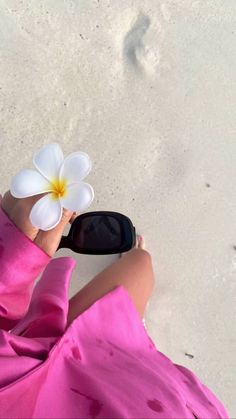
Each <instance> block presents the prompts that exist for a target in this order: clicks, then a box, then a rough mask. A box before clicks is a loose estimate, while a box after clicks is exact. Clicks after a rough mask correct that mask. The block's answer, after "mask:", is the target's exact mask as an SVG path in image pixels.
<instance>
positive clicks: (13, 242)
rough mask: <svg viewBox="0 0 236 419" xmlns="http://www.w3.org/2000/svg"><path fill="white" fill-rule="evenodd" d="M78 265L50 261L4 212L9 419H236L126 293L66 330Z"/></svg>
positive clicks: (0, 293) (0, 218) (3, 349)
mask: <svg viewBox="0 0 236 419" xmlns="http://www.w3.org/2000/svg"><path fill="white" fill-rule="evenodd" d="M75 265H76V261H75V260H74V259H73V258H72V257H69V256H68V257H59V258H54V259H52V258H51V257H50V256H48V255H47V254H46V253H45V252H44V251H43V250H42V249H40V248H39V247H38V246H37V245H35V244H34V243H33V242H32V241H31V240H30V239H28V238H27V237H26V236H25V235H24V234H23V233H22V232H21V231H20V230H19V229H18V228H17V227H16V226H15V225H14V223H13V222H12V221H11V220H10V219H9V218H8V216H7V215H6V214H5V212H4V211H3V210H2V209H1V208H0V371H1V373H0V418H19V417H22V418H76V419H78V418H142V419H143V418H175V419H176V418H194V417H197V418H204V419H207V418H229V416H228V413H227V412H226V409H225V407H224V406H223V404H222V403H221V402H220V401H219V400H218V398H217V397H216V395H214V394H213V392H212V391H211V390H210V389H209V388H207V387H206V386H205V385H204V384H203V383H202V382H201V381H200V380H199V378H198V377H197V376H196V375H195V374H194V373H193V372H191V371H190V370H189V369H187V368H185V367H183V366H181V365H177V364H174V363H173V362H172V361H171V360H170V359H169V358H167V357H166V356H165V355H164V354H163V353H161V352H160V351H158V349H157V348H156V346H155V344H154V342H153V341H152V339H151V338H150V337H149V336H148V333H147V330H146V329H145V327H144V325H143V323H142V321H141V320H140V317H139V314H138V312H137V310H136V308H135V306H134V304H133V302H132V300H131V298H130V296H129V294H128V292H127V291H126V290H125V288H124V287H123V286H118V287H117V288H115V289H114V290H113V291H111V292H109V293H108V294H106V295H105V296H104V297H103V298H101V299H99V300H98V301H97V302H96V303H94V304H93V305H92V306H91V307H90V308H88V309H87V310H86V311H85V312H83V313H82V314H81V315H80V316H78V317H77V318H76V319H75V320H74V321H73V322H72V324H71V325H70V326H69V327H68V328H67V329H66V324H67V313H68V290H69V284H70V279H71V274H72V271H73V269H74V268H75ZM40 274H42V276H41V278H40V281H39V282H38V283H37V284H36V285H35V282H36V279H37V277H38V276H39V275H40Z"/></svg>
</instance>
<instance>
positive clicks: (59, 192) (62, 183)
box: [51, 179, 67, 199]
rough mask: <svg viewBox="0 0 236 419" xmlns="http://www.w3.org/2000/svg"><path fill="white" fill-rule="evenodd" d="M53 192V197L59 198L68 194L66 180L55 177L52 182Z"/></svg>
mask: <svg viewBox="0 0 236 419" xmlns="http://www.w3.org/2000/svg"><path fill="white" fill-rule="evenodd" d="M51 183H52V186H53V192H52V193H51V195H52V198H53V199H59V198H62V197H64V196H65V195H66V192H67V191H66V185H67V182H66V180H59V179H54V180H53V181H52V182H51Z"/></svg>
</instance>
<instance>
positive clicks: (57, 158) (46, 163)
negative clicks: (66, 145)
mask: <svg viewBox="0 0 236 419" xmlns="http://www.w3.org/2000/svg"><path fill="white" fill-rule="evenodd" d="M63 161H64V155H63V152H62V150H61V147H60V146H59V144H57V143H51V144H46V145H45V146H44V147H42V148H41V149H40V150H39V151H38V152H36V153H35V154H34V157H33V163H34V166H35V167H36V169H38V171H39V172H40V173H41V174H42V175H43V176H45V177H46V178H47V179H48V180H49V181H51V180H53V179H55V178H58V176H59V170H60V167H61V165H62V163H63Z"/></svg>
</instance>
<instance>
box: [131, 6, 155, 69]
mask: <svg viewBox="0 0 236 419" xmlns="http://www.w3.org/2000/svg"><path fill="white" fill-rule="evenodd" d="M150 24H151V20H150V18H149V17H148V16H147V15H145V14H143V13H140V15H139V16H138V18H137V20H136V22H135V23H134V24H133V26H132V27H131V29H130V30H129V31H128V32H127V34H126V36H125V38H124V44H123V54H124V56H125V58H126V61H127V62H128V64H129V65H130V66H132V68H133V69H134V70H136V71H137V72H140V71H141V72H143V71H144V72H145V73H153V72H155V69H156V66H157V65H158V64H159V61H160V56H159V52H158V50H156V49H155V51H154V50H153V49H152V48H149V47H148V46H147V45H146V44H145V43H144V42H143V38H144V35H145V34H146V32H147V30H148V28H149V26H150Z"/></svg>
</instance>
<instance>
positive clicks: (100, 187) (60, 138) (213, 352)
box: [0, 0, 236, 417]
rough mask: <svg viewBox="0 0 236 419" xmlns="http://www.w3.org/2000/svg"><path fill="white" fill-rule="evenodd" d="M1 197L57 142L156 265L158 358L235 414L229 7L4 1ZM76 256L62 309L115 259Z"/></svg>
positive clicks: (98, 206)
mask: <svg viewBox="0 0 236 419" xmlns="http://www.w3.org/2000/svg"><path fill="white" fill-rule="evenodd" d="M0 32H1V36H0V56H1V59H0V106H1V108H0V109H1V118H0V134H1V135H0V145H1V158H0V163H1V164H0V174H1V191H0V192H1V193H3V192H5V191H6V190H8V189H9V186H10V180H11V178H12V177H13V176H14V175H15V174H16V173H17V172H18V171H20V170H21V169H23V168H31V169H32V168H33V165H32V156H33V153H34V152H35V151H36V150H37V149H39V148H40V147H41V146H43V145H44V144H47V143H50V142H58V143H59V144H60V145H61V147H62V149H63V152H64V154H65V155H66V154H68V153H71V152H74V151H78V150H81V151H85V152H87V153H88V154H89V156H90V157H91V159H92V162H93V168H92V171H91V173H90V175H89V176H88V177H87V178H86V181H88V182H89V183H90V184H91V185H92V186H93V188H94V191H95V199H94V201H93V204H92V205H91V207H90V208H89V211H93V210H111V211H118V212H121V213H124V214H126V215H128V216H129V217H130V218H131V220H132V221H133V224H134V225H135V227H136V230H137V232H139V233H142V234H144V236H145V239H146V243H147V249H148V250H149V251H150V252H151V254H152V256H153V266H154V269H155V275H156V285H155V290H154V293H153V295H152V298H151V300H150V305H149V307H148V309H147V310H146V325H147V329H148V332H149V334H150V336H151V337H152V339H153V340H154V341H155V343H156V345H157V348H158V349H159V350H160V351H161V352H163V353H165V354H166V355H167V356H169V357H170V358H171V359H172V360H173V362H175V363H177V364H180V365H184V366H186V367H188V368H190V369H191V370H192V371H193V372H195V373H196V374H197V375H198V376H199V378H201V380H202V381H203V382H204V383H205V384H206V385H207V386H209V388H211V389H212V391H213V392H214V393H215V394H216V395H217V396H218V397H219V398H220V400H221V401H222V402H223V403H224V404H225V406H226V408H227V410H228V411H229V413H230V414H231V417H235V415H236V400H235V386H236V381H235V371H236V356H235V350H236V345H235V331H236V330H235V319H236V309H235V307H236V304H235V303H236V301H235V291H236V287H235V281H236V193H235V192H236V186H235V185H236V122H235V121H236V106H235V103H236V76H235V74H236V42H235V37H236V2H235V0H227V1H225V0H214V1H213V0H196V1H191V0H169V1H168V0H163V1H159V0H135V1H134V0H133V1H131V0H113V1H111V0H110V1H109V0H84V1H82V0H80V1H79V0H78V1H72V0H68V1H63V0H50V1H41V0H31V1H29V0H28V1H27V0H22V1H14V0H7V1H4V0H0ZM66 255H70V256H73V257H74V258H75V259H76V260H77V261H78V264H77V268H76V270H75V271H74V272H73V280H72V282H71V287H70V297H71V296H72V295H73V294H74V293H75V292H76V291H78V290H79V289H80V288H82V287H83V286H84V285H85V284H86V283H87V282H88V281H89V280H90V279H91V278H92V277H93V276H94V275H95V274H96V273H98V272H99V271H101V270H102V269H103V268H104V267H105V266H107V265H108V264H110V263H111V262H112V261H113V260H115V259H117V255H112V256H83V255H78V254H74V253H73V254H72V253H71V252H70V251H67V250H65V249H61V250H60V251H59V252H58V253H57V257H59V256H66Z"/></svg>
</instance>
